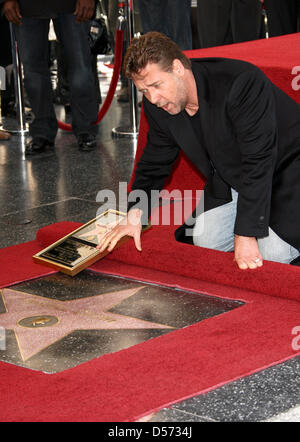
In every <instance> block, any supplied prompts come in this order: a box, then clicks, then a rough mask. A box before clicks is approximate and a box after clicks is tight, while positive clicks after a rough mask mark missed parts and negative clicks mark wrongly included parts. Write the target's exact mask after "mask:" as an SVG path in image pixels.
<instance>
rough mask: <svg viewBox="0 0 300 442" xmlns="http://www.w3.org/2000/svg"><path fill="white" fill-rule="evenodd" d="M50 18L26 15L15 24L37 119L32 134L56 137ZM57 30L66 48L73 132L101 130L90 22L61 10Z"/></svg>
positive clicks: (33, 123) (47, 137) (31, 102)
mask: <svg viewBox="0 0 300 442" xmlns="http://www.w3.org/2000/svg"><path fill="white" fill-rule="evenodd" d="M49 21H50V20H49V19H38V18H27V17H23V18H22V25H21V26H14V29H15V33H16V38H17V41H18V48H19V53H20V59H21V61H22V63H23V66H24V84H25V89H26V93H27V95H28V99H29V102H30V105H31V107H32V111H33V113H34V120H33V122H32V123H31V125H30V128H29V129H30V134H31V135H32V136H33V137H36V136H40V137H44V138H46V139H48V140H49V141H54V139H55V136H56V133H57V119H56V115H55V111H54V106H53V93H52V88H51V80H50V71H49V55H48V53H49V52H48V33H49ZM53 23H54V27H55V32H56V34H57V37H58V39H59V41H60V42H61V44H62V46H63V50H64V56H65V60H66V64H67V67H68V81H69V85H70V91H71V112H72V127H73V133H74V134H75V135H76V136H77V135H79V134H81V133H94V134H96V132H97V126H95V125H94V124H93V123H94V122H95V121H96V119H97V113H98V105H97V100H96V91H95V84H94V77H93V74H92V68H91V51H90V47H89V44H88V23H87V22H86V23H76V21H75V16H74V15H73V14H60V15H59V16H58V17H57V18H55V19H54V20H53Z"/></svg>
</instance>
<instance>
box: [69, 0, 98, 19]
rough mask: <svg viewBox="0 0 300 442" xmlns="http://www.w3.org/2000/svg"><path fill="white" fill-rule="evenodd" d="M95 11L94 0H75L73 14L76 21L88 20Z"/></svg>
mask: <svg viewBox="0 0 300 442" xmlns="http://www.w3.org/2000/svg"><path fill="white" fill-rule="evenodd" d="M94 11H95V0H77V4H76V9H75V12H74V15H75V16H76V21H77V23H81V22H84V21H87V20H89V19H90V18H91V17H92V16H93V14H94Z"/></svg>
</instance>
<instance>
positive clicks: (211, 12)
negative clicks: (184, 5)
mask: <svg viewBox="0 0 300 442" xmlns="http://www.w3.org/2000/svg"><path fill="white" fill-rule="evenodd" d="M231 3H232V0H198V3H197V27H198V34H199V40H200V45H201V48H209V47H212V46H220V45H224V44H230V43H232V32H231V27H230V15H231V6H232V5H231Z"/></svg>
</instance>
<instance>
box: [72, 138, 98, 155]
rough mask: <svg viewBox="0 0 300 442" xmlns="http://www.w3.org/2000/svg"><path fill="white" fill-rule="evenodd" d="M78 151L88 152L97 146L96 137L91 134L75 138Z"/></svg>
mask: <svg viewBox="0 0 300 442" xmlns="http://www.w3.org/2000/svg"><path fill="white" fill-rule="evenodd" d="M77 141H78V146H79V150H81V151H82V152H90V151H91V150H94V149H95V148H96V146H97V142H96V136H95V135H92V134H80V135H78V137H77Z"/></svg>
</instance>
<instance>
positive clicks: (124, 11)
mask: <svg viewBox="0 0 300 442" xmlns="http://www.w3.org/2000/svg"><path fill="white" fill-rule="evenodd" d="M118 20H119V23H118V26H122V27H123V29H124V28H125V30H124V32H125V33H126V43H127V48H128V46H129V45H130V44H131V41H132V39H133V37H134V34H135V27H134V11H133V0H124V1H119V17H118ZM128 83H129V87H128V91H129V106H130V126H129V127H117V128H114V129H113V130H112V134H113V135H114V136H115V137H137V135H138V98H137V90H136V87H135V85H134V83H133V81H132V80H131V79H130V80H128Z"/></svg>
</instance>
